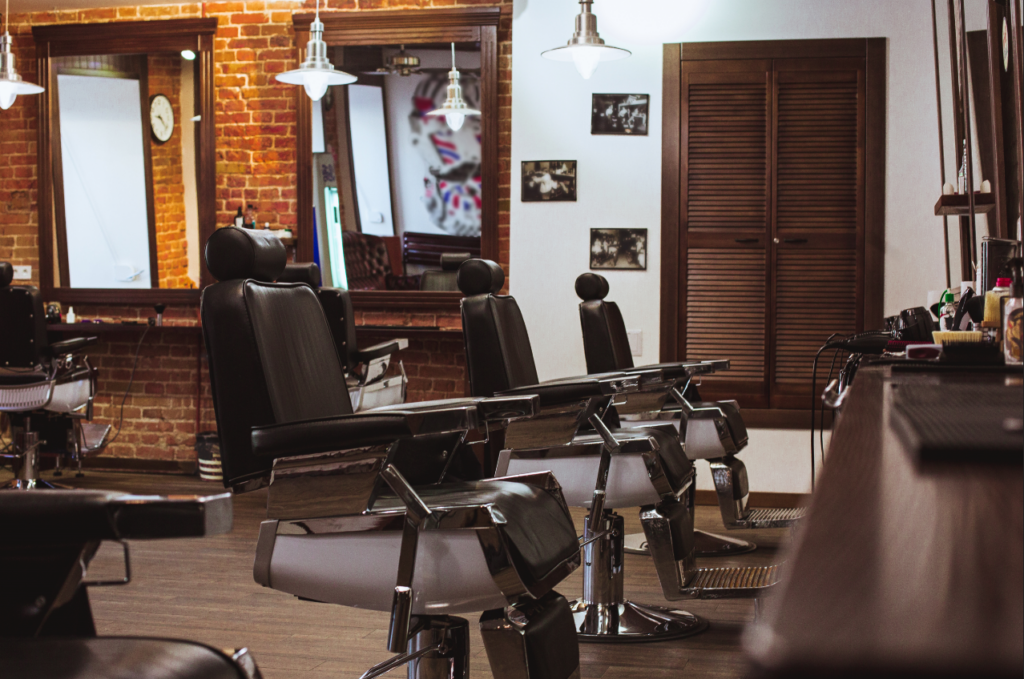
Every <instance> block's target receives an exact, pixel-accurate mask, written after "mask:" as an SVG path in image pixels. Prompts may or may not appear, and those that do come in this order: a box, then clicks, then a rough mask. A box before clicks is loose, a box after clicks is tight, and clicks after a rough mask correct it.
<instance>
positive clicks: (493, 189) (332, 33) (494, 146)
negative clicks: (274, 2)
mask: <svg viewBox="0 0 1024 679" xmlns="http://www.w3.org/2000/svg"><path fill="white" fill-rule="evenodd" d="M500 17H501V9H500V8H498V7H465V8H453V9H431V10H422V9H418V10H400V11H381V12H330V13H325V14H321V15H320V21H322V22H323V24H324V41H325V42H326V43H327V44H328V45H329V46H331V47H339V46H350V45H370V46H372V45H391V44H396V45H397V44H405V45H407V46H412V45H417V44H423V43H449V42H479V43H480V78H481V86H480V110H481V111H482V112H483V113H482V114H481V116H480V118H481V120H480V122H481V141H480V144H481V152H482V156H483V162H482V166H481V178H482V186H481V189H482V192H483V205H482V209H481V220H480V221H481V223H480V256H481V257H483V258H484V259H492V260H495V261H497V259H498V247H499V245H498V172H499V167H500V164H499V162H498V21H499V19H500ZM313 18H314V15H313V14H295V15H294V16H293V17H292V21H293V24H294V27H295V42H296V45H297V47H298V54H299V61H300V62H301V61H302V60H303V59H304V58H305V52H306V43H307V42H309V25H310V24H311V23H312V21H313ZM295 97H296V102H297V104H298V105H297V107H296V108H297V115H298V120H297V135H296V136H297V147H296V153H295V163H296V167H295V170H296V187H297V191H298V194H297V215H296V217H297V219H298V224H297V225H296V235H297V236H298V242H297V244H296V254H295V259H296V261H299V262H312V261H313V118H312V103H311V101H310V99H309V97H308V96H306V93H305V91H304V90H303V89H302V88H301V87H296V88H295ZM351 298H352V304H353V306H355V307H356V308H357V309H358V308H374V309H379V308H384V307H408V306H455V307H458V305H459V303H460V301H461V299H462V293H461V292H424V291H419V290H353V291H352V293H351Z"/></svg>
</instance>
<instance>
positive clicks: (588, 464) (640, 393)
mask: <svg viewBox="0 0 1024 679" xmlns="http://www.w3.org/2000/svg"><path fill="white" fill-rule="evenodd" d="M504 281H505V275H504V272H503V271H502V269H501V267H499V266H498V265H497V264H495V263H494V262H490V261H486V260H481V259H472V260H469V261H467V262H465V263H464V264H463V265H462V266H461V267H460V269H459V276H458V282H459V288H460V289H461V290H462V292H463V294H465V298H464V299H463V300H462V329H463V334H464V337H465V341H466V365H467V367H468V369H469V379H470V385H471V387H472V392H473V394H474V395H476V396H491V395H512V394H537V395H539V397H540V403H541V412H540V414H539V416H538V417H536V418H534V419H530V420H525V421H521V422H516V423H513V424H512V425H510V427H509V429H508V430H507V432H506V435H505V444H504V445H505V450H502V451H501V454H500V457H499V459H498V465H497V470H496V473H497V474H499V475H501V474H526V473H537V472H540V471H551V472H553V473H554V474H555V477H556V478H557V479H558V482H559V483H560V484H561V486H562V487H563V489H564V493H565V497H566V501H567V502H568V503H569V505H570V506H574V507H588V508H589V509H590V516H589V517H588V519H587V522H586V524H585V526H584V535H585V536H586V537H587V539H592V538H597V537H598V536H600V539H597V540H596V541H595V542H594V543H592V544H590V545H588V547H587V552H586V558H585V566H584V575H583V578H584V580H583V597H582V598H581V599H580V600H579V601H578V602H576V603H575V604H574V605H573V609H574V613H575V619H576V627H577V630H578V631H579V634H580V637H581V639H583V640H587V641H654V640H661V639H672V638H678V637H683V636H687V635H691V634H696V633H698V632H700V631H702V630H703V629H704V628H705V627H706V623H705V622H704V621H703V620H701V619H700V618H698V617H696V616H694V615H692V614H690V613H687V612H686V611H680V610H672V609H667V608H663V607H660V606H650V605H646V604H638V603H633V602H630V601H627V600H626V599H625V597H624V593H623V584H624V571H623V556H622V551H623V533H624V529H623V520H622V517H621V516H619V515H618V514H617V513H616V512H615V510H616V509H620V508H625V507H637V506H639V507H640V519H641V523H642V524H643V527H644V532H645V534H646V536H647V540H648V543H649V545H650V548H651V552H652V554H653V555H654V557H655V566H656V569H657V572H658V579H659V580H660V581H661V586H662V592H663V593H664V596H665V598H666V599H669V600H670V601H672V600H680V599H729V598H754V597H759V596H761V595H763V594H765V593H766V592H767V591H769V590H770V588H771V587H772V586H773V585H774V584H775V582H776V579H777V566H767V567H740V568H698V567H697V566H696V562H695V558H694V557H695V536H694V531H693V519H694V515H693V512H694V506H693V505H694V498H693V492H694V488H693V485H694V469H693V462H692V461H690V460H689V459H688V458H687V457H686V455H685V454H684V453H683V450H682V446H681V445H680V442H679V437H678V434H677V433H676V431H675V430H674V429H672V428H671V427H670V426H669V427H668V428H666V427H665V426H661V427H652V428H646V429H619V428H616V427H615V426H614V425H615V424H616V420H617V415H622V414H629V413H635V412H646V411H649V410H652V409H660V408H661V406H662V405H663V404H664V403H665V400H666V399H667V398H668V393H669V391H670V390H671V389H672V388H673V387H674V384H675V382H674V378H672V379H668V380H666V377H665V375H666V374H669V373H670V372H671V371H678V372H681V373H683V374H686V372H687V371H689V370H691V369H692V370H698V371H700V370H704V369H706V366H705V365H704V364H702V363H700V362H697V363H693V364H686V363H681V364H672V365H666V366H660V367H656V368H654V369H651V370H647V371H642V370H641V371H635V372H633V373H632V374H627V373H623V372H612V373H600V374H592V375H586V376H582V377H576V378H563V379H557V380H551V381H549V382H541V383H538V380H537V368H536V365H535V364H534V360H533V350H532V348H531V346H530V338H529V333H528V331H527V328H526V324H525V322H524V321H523V316H522V313H521V312H520V310H519V306H518V305H517V304H516V301H515V299H514V298H512V297H511V296H507V295H499V294H497V292H498V291H499V290H501V286H502V285H503V283H504ZM606 421H607V424H606ZM586 423H589V424H590V426H591V427H592V428H593V431H590V432H582V433H581V429H582V428H583V426H585V424H586ZM595 480H596V481H595Z"/></svg>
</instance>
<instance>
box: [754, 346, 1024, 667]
mask: <svg viewBox="0 0 1024 679" xmlns="http://www.w3.org/2000/svg"><path fill="white" fill-rule="evenodd" d="M1018 375H1019V373H1018ZM894 379H896V380H900V381H903V382H904V383H906V380H909V381H911V382H913V381H915V380H916V381H918V383H922V384H923V383H925V382H922V381H928V382H927V383H929V384H933V385H934V388H936V389H940V388H942V384H943V383H944V381H947V380H949V379H961V380H963V379H967V380H970V381H971V382H972V383H982V384H991V385H992V388H993V389H995V388H1004V389H1005V388H1006V387H1005V386H1004V385H1005V380H1006V377H1005V376H1003V375H995V374H988V375H984V374H980V373H976V374H971V375H968V376H966V377H965V376H964V375H963V374H961V375H960V376H959V377H956V376H949V375H946V376H941V375H937V374H936V373H928V374H921V373H917V374H914V375H908V374H906V373H900V374H898V375H897V376H896V377H895V378H894V376H893V374H892V373H891V369H890V368H886V367H879V366H874V367H865V368H862V369H861V371H860V372H859V373H858V374H857V377H856V379H855V380H854V383H853V386H852V390H853V391H852V392H850V394H849V397H848V398H847V400H846V404H845V405H844V407H843V411H842V415H841V416H840V417H839V419H838V421H837V424H836V427H835V430H834V433H833V438H832V444H831V446H830V448H829V452H828V455H827V458H826V463H825V467H824V469H823V472H822V475H821V477H820V479H819V481H818V487H817V490H816V491H815V493H814V496H813V499H812V503H811V507H810V515H809V517H808V518H807V519H805V521H804V523H803V525H802V526H801V527H800V528H799V529H797V530H796V531H795V533H794V543H793V545H792V547H791V549H790V551H789V553H788V557H787V563H786V569H785V574H784V580H783V582H782V583H781V584H780V585H779V586H778V591H777V593H776V596H775V597H774V598H772V599H769V600H768V601H766V605H765V607H764V614H763V615H762V617H761V619H760V620H759V621H758V622H757V623H755V624H754V625H753V626H752V627H751V628H750V629H749V630H748V632H747V636H746V640H745V645H746V649H747V651H748V653H749V654H750V655H751V657H752V660H753V661H754V663H755V667H756V669H755V670H754V675H755V676H759V677H761V676H771V677H775V676H778V677H782V676H786V677H795V676H801V677H803V676H844V677H852V676H879V675H881V676H947V677H951V676H990V677H991V676H1014V677H1020V676H1021V674H1022V668H1024V481H1022V470H1021V467H1019V466H1017V467H1014V466H1009V467H1007V466H1001V467H1000V466H991V465H989V466H985V465H980V464H967V463H958V464H946V465H942V466H935V465H931V466H928V467H921V466H919V465H918V464H917V463H916V462H915V461H914V458H913V456H912V455H911V454H910V452H909V451H908V450H906V449H905V448H904V446H903V445H902V444H901V443H900V439H899V438H898V437H897V436H896V435H895V434H894V432H893V430H892V428H891V424H890V417H891V400H892V394H891V391H892V382H893V380H894ZM1019 380H1020V378H1019V377H1018V378H1016V381H1015V382H1013V384H1014V388H1020V386H1019V385H1020V381H1019Z"/></svg>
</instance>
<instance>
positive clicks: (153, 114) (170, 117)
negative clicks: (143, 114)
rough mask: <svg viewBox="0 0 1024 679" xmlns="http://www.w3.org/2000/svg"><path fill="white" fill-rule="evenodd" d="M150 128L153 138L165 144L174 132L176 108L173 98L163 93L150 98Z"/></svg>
mask: <svg viewBox="0 0 1024 679" xmlns="http://www.w3.org/2000/svg"><path fill="white" fill-rule="evenodd" d="M149 129H150V131H151V132H152V133H153V139H154V140H155V141H156V142H158V143H160V144H163V143H164V142H166V141H167V140H168V139H170V138H171V135H172V134H174V109H173V108H171V100H170V99H168V98H167V97H166V96H165V95H163V94H154V95H153V96H152V97H150V98H149Z"/></svg>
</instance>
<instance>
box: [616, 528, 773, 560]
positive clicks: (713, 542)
mask: <svg viewBox="0 0 1024 679" xmlns="http://www.w3.org/2000/svg"><path fill="white" fill-rule="evenodd" d="M693 535H694V537H695V538H696V540H697V546H696V552H695V555H696V556H701V557H707V556H735V555H737V554H747V553H748V552H752V551H754V550H755V549H757V545H755V544H754V543H753V542H747V541H746V540H739V539H737V538H730V537H727V536H725V535H718V534H716V533H708V532H706V531H702V530H694V531H693ZM623 551H625V552H626V553H627V554H637V555H640V556H650V555H651V550H649V549H648V548H647V536H646V535H644V534H643V533H630V534H629V535H627V536H626V539H625V544H624V548H623Z"/></svg>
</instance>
